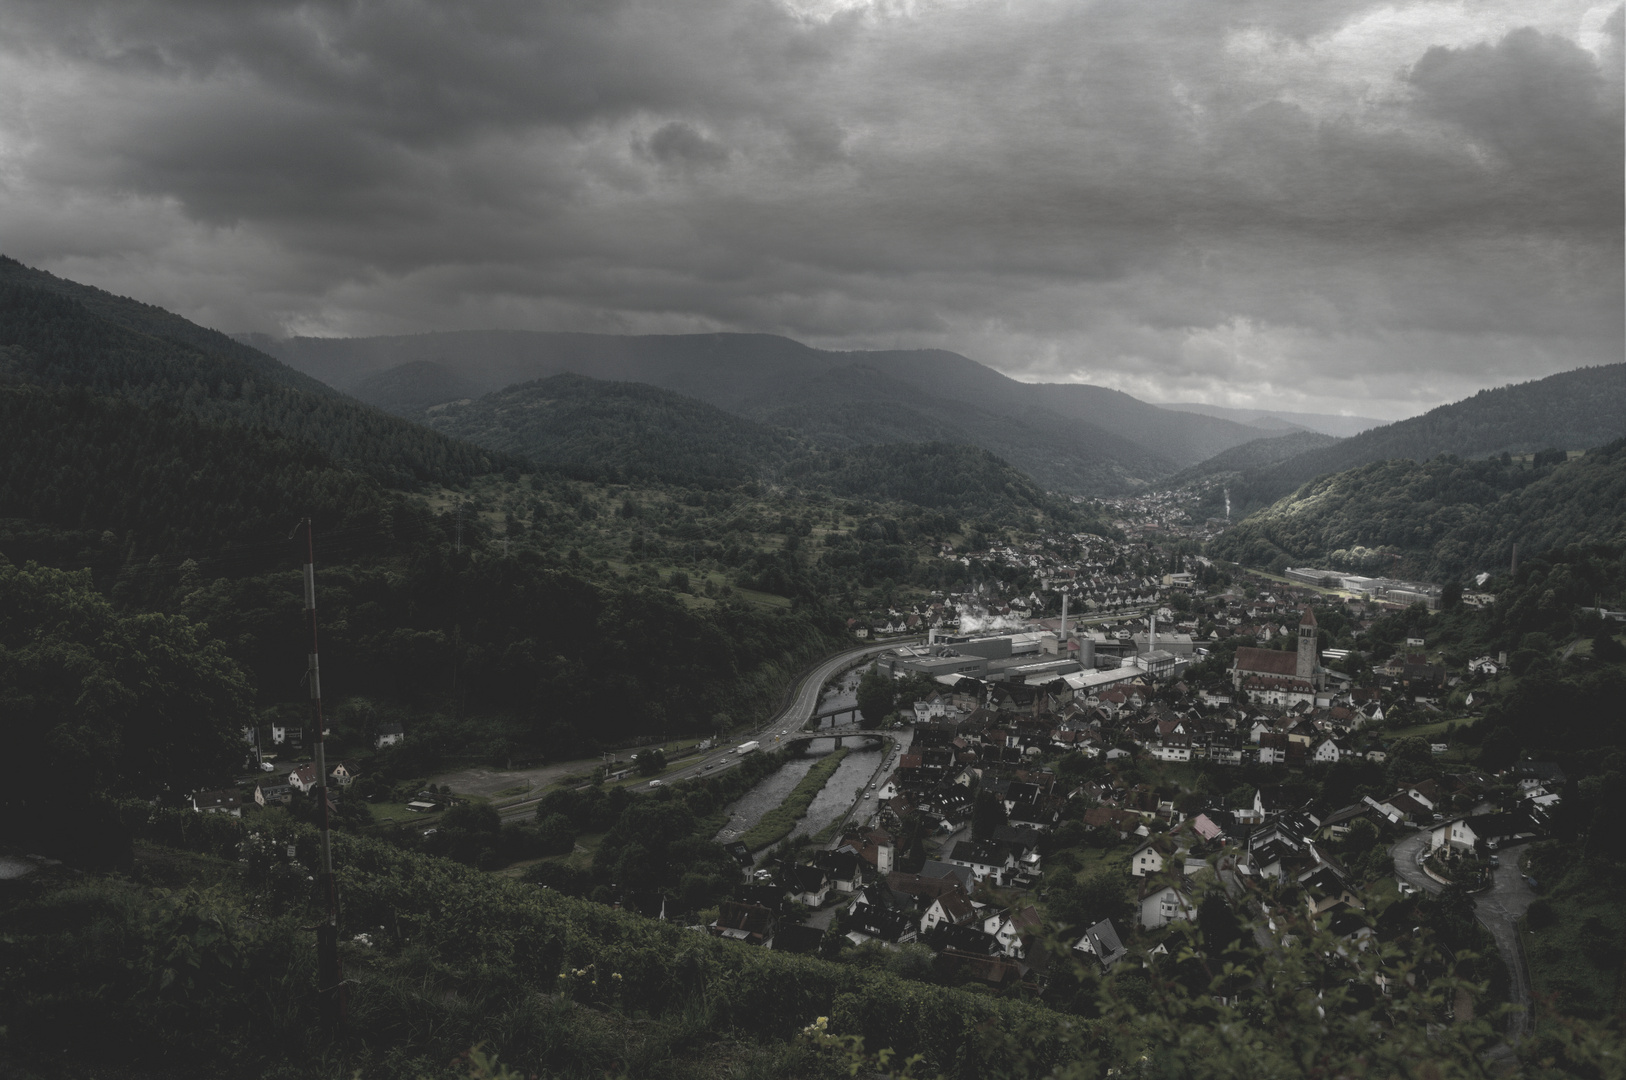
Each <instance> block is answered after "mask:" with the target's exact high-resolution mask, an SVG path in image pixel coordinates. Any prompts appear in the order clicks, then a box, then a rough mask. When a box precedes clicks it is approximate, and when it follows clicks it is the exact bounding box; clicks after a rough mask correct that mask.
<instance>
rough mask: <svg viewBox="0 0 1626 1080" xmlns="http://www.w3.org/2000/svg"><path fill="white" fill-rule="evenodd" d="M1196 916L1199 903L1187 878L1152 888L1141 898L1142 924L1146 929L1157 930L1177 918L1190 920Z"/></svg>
mask: <svg viewBox="0 0 1626 1080" xmlns="http://www.w3.org/2000/svg"><path fill="white" fill-rule="evenodd" d="M1196 917H1197V903H1196V901H1194V900H1193V899H1192V898H1191V893H1190V891H1189V886H1187V885H1186V882H1185V879H1181V880H1180V881H1177V882H1171V883H1170V884H1167V885H1164V886H1163V887H1162V888H1157V889H1152V890H1151V891H1149V892H1147V893H1146V894H1145V895H1143V896H1142V897H1141V898H1140V924H1141V926H1142V927H1143V928H1144V929H1147V930H1156V929H1157V928H1158V927H1160V926H1167V925H1168V924H1169V923H1171V922H1174V921H1175V920H1176V919H1185V920H1187V921H1189V920H1192V919H1195V918H1196Z"/></svg>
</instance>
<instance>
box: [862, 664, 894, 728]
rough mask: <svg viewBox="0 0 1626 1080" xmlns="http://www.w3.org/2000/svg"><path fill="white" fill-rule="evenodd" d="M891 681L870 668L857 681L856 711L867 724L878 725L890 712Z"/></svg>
mask: <svg viewBox="0 0 1626 1080" xmlns="http://www.w3.org/2000/svg"><path fill="white" fill-rule="evenodd" d="M892 702H893V694H892V680H891V679H890V678H888V677H887V676H885V675H882V674H881V673H880V672H879V671H876V670H875V669H873V668H871V669H870V670H869V671H866V672H865V673H864V677H863V678H861V679H859V680H858V711H859V712H860V713H861V714H862V715H863V717H864V722H865V723H867V724H878V723H880V722H881V720H882V719H884V718H885V717H886V715H887V714H888V713H890V712H891V711H892Z"/></svg>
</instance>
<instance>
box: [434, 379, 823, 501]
mask: <svg viewBox="0 0 1626 1080" xmlns="http://www.w3.org/2000/svg"><path fill="white" fill-rule="evenodd" d="M420 415H421V416H422V419H423V421H424V422H425V423H427V424H429V425H430V426H431V427H433V428H435V429H436V430H437V431H441V432H444V433H446V434H448V435H453V436H456V437H458V438H461V439H467V440H469V441H470V442H474V443H478V444H479V445H481V446H485V447H488V448H490V449H492V450H500V451H506V452H509V453H514V454H522V455H524V456H526V457H528V458H530V459H531V460H533V461H535V462H537V463H539V464H544V465H551V466H555V467H557V468H561V469H563V470H565V471H566V472H568V473H570V474H571V475H575V476H583V477H589V478H592V479H610V480H616V481H620V480H624V479H629V478H636V479H644V480H648V479H658V480H664V481H666V482H668V483H675V484H692V485H699V486H702V487H715V486H717V485H719V484H736V483H741V482H745V481H750V480H756V479H759V478H761V477H762V476H764V475H766V474H768V473H771V472H774V471H776V470H777V469H778V468H780V467H781V466H782V465H783V464H784V463H785V462H786V461H787V460H788V459H790V458H791V457H792V456H794V455H796V454H797V453H799V452H800V451H801V447H800V445H799V444H798V443H797V441H796V440H795V439H793V438H791V436H790V435H789V434H788V433H787V432H784V431H780V430H776V429H774V428H771V427H768V426H767V425H764V424H758V423H755V422H753V421H750V420H746V419H744V418H742V417H738V416H734V415H732V414H730V413H726V412H724V411H723V410H721V409H719V408H717V407H716V406H714V405H708V404H706V403H705V402H703V401H698V400H696V399H694V398H691V397H685V396H684V395H682V394H674V393H672V392H671V391H669V390H662V389H659V388H658V387H654V386H648V385H646V384H643V383H628V382H604V381H601V380H599V379H589V378H585V377H584V376H581V375H555V376H553V377H551V378H547V379H538V380H535V381H533V382H527V383H519V384H517V385H515V386H510V387H508V388H506V389H503V390H499V391H497V392H495V393H492V394H487V395H485V396H484V397H481V398H478V399H476V400H474V401H460V402H452V403H450V404H446V405H440V406H436V407H434V408H431V409H428V410H426V411H424V412H423V413H421V414H420Z"/></svg>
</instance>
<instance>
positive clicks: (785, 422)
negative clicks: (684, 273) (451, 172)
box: [244, 331, 1260, 494]
mask: <svg viewBox="0 0 1626 1080" xmlns="http://www.w3.org/2000/svg"><path fill="white" fill-rule="evenodd" d="M244 340H245V341H248V342H251V343H253V344H255V345H257V346H258V347H260V348H262V349H264V350H266V351H268V352H270V353H272V354H273V355H275V356H277V357H278V358H280V359H282V360H284V361H286V362H287V363H289V364H291V365H293V366H295V367H297V368H299V369H300V370H301V371H305V372H308V373H310V374H312V375H315V376H316V377H318V378H321V379H323V380H325V381H327V382H329V383H330V384H332V385H333V386H336V387H339V388H340V389H344V390H347V391H350V392H352V393H355V394H357V395H358V396H360V397H362V398H363V400H367V401H371V402H374V403H376V404H380V405H389V406H390V407H395V403H397V402H403V401H407V400H411V401H412V402H413V403H414V404H417V405H420V406H421V405H424V404H434V403H433V402H427V401H425V400H424V399H423V398H422V396H421V391H423V390H424V389H426V388H429V387H432V386H433V385H434V384H435V381H436V380H440V381H443V382H445V383H447V384H448V386H450V385H451V384H453V383H458V382H461V383H465V384H469V385H471V386H473V387H474V388H475V391H474V392H478V393H489V392H492V391H495V390H498V389H501V388H502V387H505V386H509V385H512V384H514V383H517V382H524V381H528V380H531V379H537V378H544V377H547V376H551V375H557V374H561V373H564V372H571V373H575V374H578V375H586V376H590V377H593V378H598V379H611V380H619V381H626V382H640V383H647V384H649V385H651V386H658V387H661V388H663V389H666V390H672V391H675V392H677V393H680V394H686V395H688V396H690V397H694V398H699V399H700V400H702V401H705V402H707V403H709V404H712V405H715V406H717V407H718V408H721V409H725V410H727V411H729V412H732V413H736V414H738V415H741V416H746V417H749V418H751V419H755V420H760V421H764V422H768V423H773V424H776V425H779V426H781V427H787V428H791V429H792V430H795V431H798V432H801V433H803V434H806V435H809V436H811V437H814V438H816V439H818V440H819V441H820V442H821V443H823V444H824V445H827V446H831V447H839V446H852V445H862V444H872V443H887V442H914V441H931V440H939V439H946V440H950V441H954V442H964V443H971V444H973V445H976V446H981V447H983V448H984V449H986V450H990V451H992V452H993V453H995V454H998V455H999V456H1000V457H1002V458H1004V459H1006V460H1007V461H1009V462H1011V463H1012V464H1013V465H1015V466H1016V467H1017V468H1019V469H1022V470H1023V471H1024V472H1026V473H1028V474H1029V475H1031V476H1033V477H1034V478H1035V479H1037V480H1038V481H1039V482H1040V483H1041V484H1042V485H1044V486H1045V487H1047V488H1049V489H1051V490H1053V491H1067V492H1071V493H1075V494H1106V493H1109V492H1115V493H1121V492H1128V491H1134V490H1137V489H1139V488H1141V487H1143V486H1144V485H1145V484H1146V483H1147V482H1149V481H1152V480H1155V479H1157V478H1159V477H1162V476H1166V475H1168V474H1169V473H1171V472H1174V471H1175V470H1177V469H1179V468H1182V467H1183V466H1186V465H1193V464H1196V463H1197V462H1199V461H1202V460H1203V459H1205V458H1208V457H1211V456H1213V455H1214V454H1216V453H1218V452H1219V451H1221V450H1224V449H1226V448H1228V447H1231V446H1236V445H1239V444H1241V443H1244V442H1248V441H1251V440H1252V439H1255V438H1257V437H1258V436H1259V434H1260V432H1259V430H1258V429H1257V428H1251V427H1248V426H1246V425H1243V424H1238V423H1235V422H1233V421H1231V420H1226V419H1222V418H1217V417H1211V416H1196V415H1191V414H1186V413H1175V412H1170V411H1168V410H1165V409H1160V408H1158V407H1157V406H1154V405H1150V404H1147V403H1146V402H1144V401H1140V400H1138V399H1136V398H1133V397H1131V396H1129V395H1128V394H1123V393H1119V392H1118V391H1115V390H1109V389H1106V388H1105V387H1096V386H1076V385H1050V384H1033V383H1024V382H1019V381H1017V380H1015V379H1012V378H1010V377H1008V376H1006V375H1003V374H1001V373H1000V372H998V371H996V370H994V369H993V368H991V367H989V366H987V365H985V364H981V363H978V362H976V361H974V360H971V359H969V358H967V357H964V356H960V355H958V354H956V353H952V352H947V351H945V350H941V349H915V350H907V349H905V350H890V351H874V352H831V351H827V350H822V349H814V348H811V347H809V346H807V345H803V344H801V343H800V342H796V341H792V340H791V339H789V338H784V337H778V336H776V335H772V334H682V335H676V334H675V335H646V336H631V335H628V336H617V335H609V334H573V333H544V332H529V331H460V332H455V333H436V334H421V335H415V336H406V337H388V338H356V339H348V340H342V339H341V340H333V339H320V340H319V339H311V338H293V339H281V340H279V339H273V338H268V337H263V336H246V337H245V338H244ZM431 364H432V365H435V366H436V367H437V368H439V369H440V370H439V371H438V372H431V371H430V370H429V369H428V368H426V367H424V365H431ZM454 392H456V393H457V396H459V397H468V396H472V393H471V392H469V391H465V390H462V389H461V388H459V389H458V390H457V391H454ZM443 400H453V399H452V398H446V399H443Z"/></svg>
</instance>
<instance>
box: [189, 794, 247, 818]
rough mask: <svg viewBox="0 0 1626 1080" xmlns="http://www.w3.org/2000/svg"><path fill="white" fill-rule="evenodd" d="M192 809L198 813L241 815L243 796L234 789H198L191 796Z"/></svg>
mask: <svg viewBox="0 0 1626 1080" xmlns="http://www.w3.org/2000/svg"><path fill="white" fill-rule="evenodd" d="M192 809H193V810H196V811H197V812H198V813H200V814H229V815H231V816H232V817H242V816H243V797H242V796H241V795H239V794H238V793H237V792H235V791H200V792H198V793H197V794H196V795H193V796H192Z"/></svg>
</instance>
